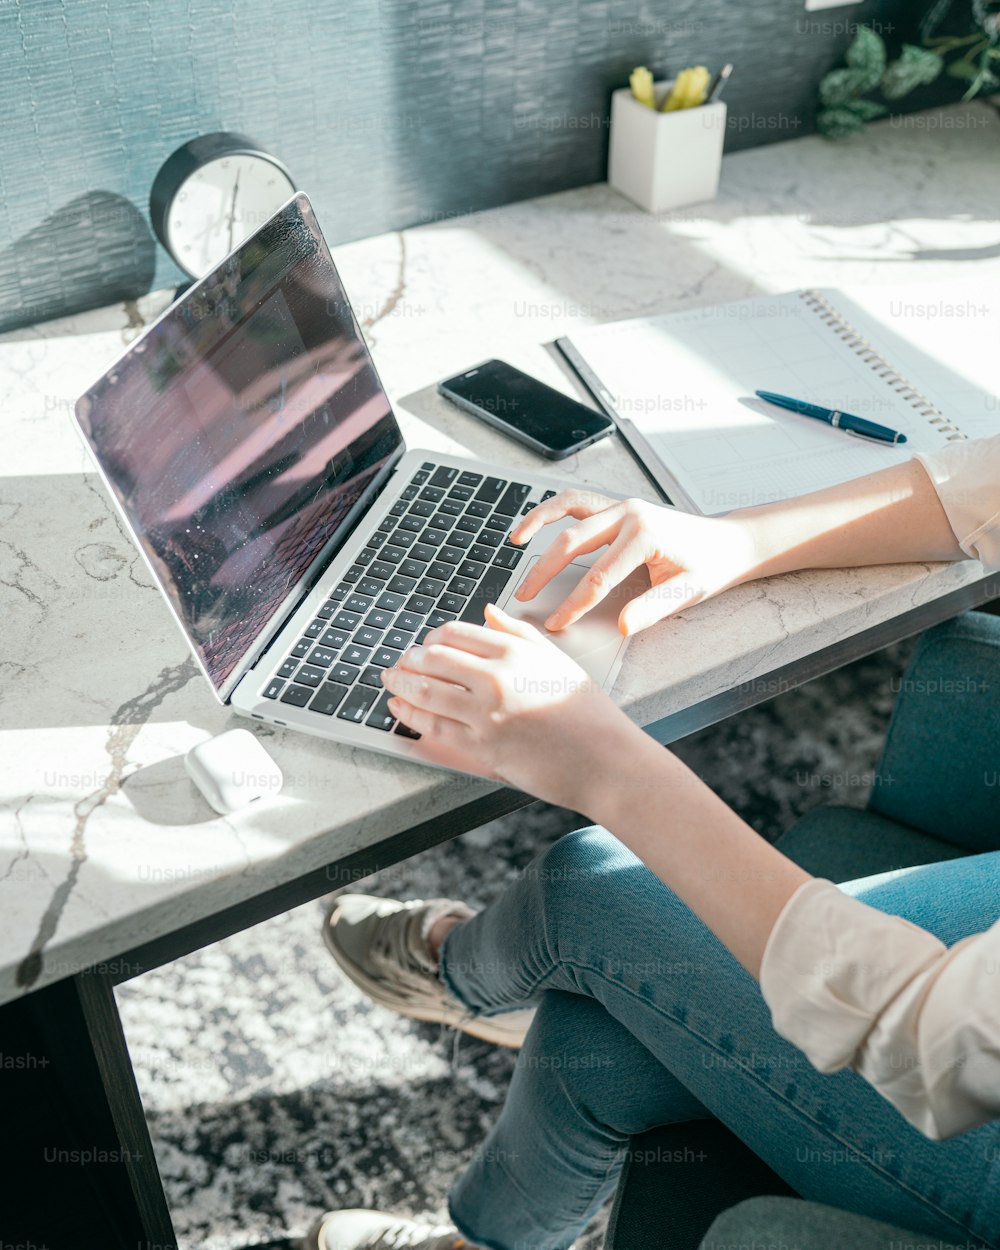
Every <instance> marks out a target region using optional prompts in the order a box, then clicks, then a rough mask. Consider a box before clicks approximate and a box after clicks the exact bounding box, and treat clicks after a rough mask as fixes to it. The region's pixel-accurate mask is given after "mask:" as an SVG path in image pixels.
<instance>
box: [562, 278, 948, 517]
mask: <svg viewBox="0 0 1000 1250" xmlns="http://www.w3.org/2000/svg"><path fill="white" fill-rule="evenodd" d="M572 342H573V344H574V346H575V347H576V348H577V349H578V350H579V352H580V354H581V355H582V356H583V358H584V359H585V360H586V361H587V363H588V364H589V366H590V367H591V369H592V370H593V371H594V373H595V374H596V375H597V377H598V378H599V379H600V381H601V382H602V384H603V385H604V386H605V387H606V388H607V390H608V391H609V392H610V393H611V395H612V396H613V397H614V401H615V409H616V411H617V412H618V414H619V416H621V417H625V418H630V419H631V420H632V421H634V422H635V424H636V425H637V426H638V428H639V429H640V430H641V432H642V433H643V434H644V435H645V437H646V439H647V440H648V442H649V443H650V445H651V446H652V447H653V449H654V450H655V451H656V453H657V455H658V456H659V457H660V459H661V460H662V461H663V463H664V464H665V466H666V467H667V469H668V470H669V471H670V473H672V474H673V476H674V477H675V478H676V479H677V480H678V482H679V483H680V484H681V486H683V488H684V490H685V491H686V493H687V494H688V495H689V496H690V498H691V500H692V501H693V502H694V504H695V505H696V506H697V508H698V509H699V510H700V511H701V512H703V513H706V514H709V515H711V514H714V513H721V512H728V511H731V510H732V509H733V508H740V507H749V506H752V505H755V504H760V503H768V502H773V501H776V500H780V499H787V498H790V497H792V496H794V495H802V494H806V493H808V492H809V491H812V490H819V489H820V488H822V487H825V486H832V485H834V484H836V483H838V482H843V481H847V480H848V479H850V478H852V477H859V476H861V475H863V474H865V473H871V472H874V471H875V470H877V469H882V468H886V467H887V466H889V465H893V464H898V463H899V462H900V461H902V460H906V459H908V458H909V457H910V456H911V455H912V454H913V453H914V452H915V451H932V450H935V449H937V448H938V447H940V446H942V445H944V439H943V437H942V436H941V435H940V434H939V433H938V432H937V431H936V430H934V429H933V427H931V426H929V425H928V424H927V422H926V421H925V420H924V419H923V418H922V417H920V415H919V414H918V413H916V412H915V411H914V410H913V409H912V408H911V407H910V406H909V405H907V404H906V403H905V402H903V401H902V400H901V399H900V398H899V396H897V395H896V394H895V393H894V392H893V390H892V389H891V388H890V387H888V386H887V385H886V384H885V383H884V382H883V381H882V380H881V379H880V378H879V377H878V375H877V374H876V373H875V372H874V371H873V370H872V369H871V368H869V367H868V366H867V365H866V364H865V363H864V361H862V360H861V359H860V358H859V357H857V356H856V355H855V354H854V353H853V352H852V351H851V350H850V349H849V348H848V347H847V346H846V345H845V344H844V343H843V342H842V341H841V340H840V339H839V338H838V337H837V336H836V334H834V333H833V332H832V331H831V329H830V328H829V327H828V326H827V325H826V324H825V323H824V322H823V321H822V320H821V318H820V317H819V316H818V314H817V313H816V312H815V311H813V310H812V309H811V308H810V307H809V306H808V305H807V304H806V303H805V302H804V301H803V299H802V298H801V297H800V296H798V295H796V294H787V295H777V296H768V297H764V298H761V299H752V300H741V301H739V302H737V303H733V304H722V305H716V306H714V307H710V308H701V309H695V310H693V311H691V312H685V313H672V314H667V315H665V316H660V317H652V318H639V319H637V320H632V321H620V322H614V323H612V324H610V325H604V326H595V327H588V328H586V329H584V330H581V331H578V332H576V333H574V334H573V336H572ZM758 389H759V390H771V391H777V392H780V393H781V394H785V395H793V396H795V398H797V399H807V400H810V401H811V402H813V403H819V404H824V405H826V406H828V407H831V408H834V407H836V408H842V409H844V410H845V411H848V412H853V413H856V414H857V415H859V416H864V417H868V418H869V419H871V420H873V421H878V422H879V423H881V424H883V425H888V426H890V427H892V428H893V429H896V430H900V431H901V432H902V433H905V434H906V435H907V437H908V439H909V440H910V441H909V442H908V443H907V444H906V445H905V446H903V447H893V446H892V445H889V444H885V445H883V444H873V443H869V442H865V441H863V440H861V439H857V438H852V437H850V436H849V435H847V434H845V433H844V432H843V431H841V430H836V429H832V428H831V427H829V426H827V425H824V424H823V423H822V422H820V421H815V420H812V419H810V418H808V417H801V416H798V415H797V414H795V413H791V412H785V411H782V410H781V409H777V408H775V407H773V406H772V405H769V404H765V403H763V402H762V401H761V400H759V399H757V398H756V396H755V395H754V391H755V390H758Z"/></svg>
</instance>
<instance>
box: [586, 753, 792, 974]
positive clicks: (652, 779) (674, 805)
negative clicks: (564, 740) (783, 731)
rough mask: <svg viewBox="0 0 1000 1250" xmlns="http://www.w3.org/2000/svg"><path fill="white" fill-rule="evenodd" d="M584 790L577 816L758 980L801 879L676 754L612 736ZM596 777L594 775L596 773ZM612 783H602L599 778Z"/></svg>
mask: <svg viewBox="0 0 1000 1250" xmlns="http://www.w3.org/2000/svg"><path fill="white" fill-rule="evenodd" d="M608 750H609V751H610V754H611V758H610V759H608V760H605V768H604V769H601V770H595V772H594V774H593V776H594V783H593V785H591V786H585V793H584V804H583V805H582V810H583V811H585V812H586V814H587V815H588V816H589V817H590V818H591V819H593V820H595V821H597V822H599V823H600V824H602V825H604V827H605V828H606V829H609V830H610V831H611V832H612V833H613V834H614V835H615V836H616V837H617V838H618V839H619V840H620V841H621V842H622V843H624V845H625V846H627V847H628V848H629V849H630V850H631V851H632V852H633V853H634V854H635V855H637V856H638V857H639V858H640V859H641V860H642V861H643V863H645V864H646V866H647V867H648V868H649V869H650V870H651V871H652V872H654V873H655V874H656V875H657V876H658V877H659V878H660V880H661V881H662V882H663V883H664V884H665V885H667V886H669V887H670V889H671V890H673V891H674V893H675V894H677V895H678V897H679V898H681V899H682V900H683V901H684V902H685V903H686V904H687V905H688V907H690V908H691V910H692V911H693V912H694V913H695V915H697V916H698V917H699V918H700V919H701V920H702V921H704V923H705V924H706V925H708V927H709V928H710V929H711V930H712V931H713V932H714V933H715V935H716V936H717V937H718V938H719V939H720V940H721V941H722V942H723V943H724V944H725V945H726V946H727V947H728V948H729V950H730V951H732V953H733V954H734V955H735V956H736V958H737V959H738V960H739V961H740V963H741V964H743V966H744V967H745V968H746V969H747V971H748V972H750V973H751V974H752V975H753V976H755V977H756V976H758V975H759V971H760V964H761V959H762V957H763V954H764V947H765V945H766V944H767V939H768V936H769V935H770V932H771V930H772V928H773V927H774V923H775V921H776V920H777V918H778V915H779V914H780V912H781V910H782V908H783V907H784V905H785V903H786V902H787V901H788V899H789V898H790V897H791V896H792V894H794V892H795V891H796V890H797V889H798V888H799V886H800V885H802V884H803V882H805V881H808V880H809V874H808V873H806V872H804V871H803V870H802V869H801V868H799V867H797V866H796V865H795V864H793V863H792V862H791V860H789V859H787V858H786V857H785V856H784V855H782V854H781V853H780V851H776V850H775V849H774V847H773V846H771V845H770V844H769V843H767V842H765V841H764V839H763V838H761V837H760V836H759V834H757V833H756V832H755V831H754V830H753V829H751V828H750V826H749V825H748V824H746V822H745V821H743V820H741V819H740V818H739V816H737V815H736V813H735V812H734V811H733V810H732V809H731V808H729V807H727V806H726V804H725V803H724V802H723V801H722V800H721V799H720V798H719V797H718V795H716V794H714V793H713V792H712V791H711V790H710V789H709V787H708V786H706V785H705V783H704V782H703V781H701V780H700V779H699V778H698V777H696V776H695V774H694V773H692V772H691V770H690V769H689V768H687V766H686V765H684V764H682V763H681V761H680V760H678V759H677V758H676V756H674V755H672V754H671V753H670V752H669V751H665V750H664V749H663V747H662V746H660V745H659V744H658V743H657V742H655V741H654V740H653V739H652V738H650V737H648V735H646V734H644V733H642V731H641V730H639V729H635V731H634V733H627V734H621V735H618V736H617V737H616V739H615V740H614V743H613V745H612V746H610V747H609V748H608ZM598 771H599V772H600V773H601V775H600V776H598V775H597V772H598ZM609 775H611V776H614V778H615V781H614V782H613V783H611V784H608V781H607V777H608V776H609Z"/></svg>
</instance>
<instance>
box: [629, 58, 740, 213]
mask: <svg viewBox="0 0 1000 1250" xmlns="http://www.w3.org/2000/svg"><path fill="white" fill-rule="evenodd" d="M672 86H673V82H672V81H670V82H658V83H655V84H654V86H653V96H654V99H655V100H656V105H657V108H656V109H655V110H654V109H651V108H648V107H647V106H646V105H645V104H640V103H639V101H638V100H637V99H636V98H635V96H633V95H632V92H631V91H630V90H629V88H628V87H622V88H621V89H620V90H618V91H615V92H612V95H611V150H610V153H609V156H608V182H609V183H610V184H611V186H613V187H614V188H615V190H616V191H620V192H621V193H622V195H625V196H628V198H629V199H630V200H632V201H633V202H634V203H636V204H638V205H639V207H640V208H644V209H645V210H646V211H647V212H648V213H662V212H665V211H666V210H667V209H669V208H681V207H682V206H683V205H685V204H700V203H702V202H703V201H705V200H712V199H714V198H715V194H716V192H717V191H718V189H719V173H720V171H721V169H722V145H723V142H724V140H725V137H726V106H725V104H724V103H723V102H722V101H721V100H718V101H716V103H714V104H701V105H699V106H698V107H696V108H690V109H677V110H675V111H674V112H673V113H661V112H659V111H658V110H659V106H660V104H661V103H662V101H663V100H664V99H665V97H666V95H667V92H668V91H669V90H670V88H671V87H672Z"/></svg>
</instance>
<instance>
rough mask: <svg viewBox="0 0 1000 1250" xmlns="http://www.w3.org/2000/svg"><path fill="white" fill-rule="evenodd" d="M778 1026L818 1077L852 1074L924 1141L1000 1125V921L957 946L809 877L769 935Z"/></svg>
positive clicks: (764, 978) (766, 975) (769, 976)
mask: <svg viewBox="0 0 1000 1250" xmlns="http://www.w3.org/2000/svg"><path fill="white" fill-rule="evenodd" d="M760 984H761V990H762V992H763V995H764V999H765V1001H766V1002H767V1005H768V1007H769V1008H770V1009H771V1015H772V1020H773V1023H774V1027H775V1029H776V1030H777V1032H778V1033H780V1034H781V1036H782V1037H784V1038H787V1039H788V1041H790V1042H792V1043H794V1045H796V1046H798V1047H799V1048H800V1049H801V1050H802V1051H803V1052H804V1053H805V1055H806V1057H807V1058H808V1059H809V1060H810V1062H811V1063H812V1064H813V1065H814V1066H815V1067H816V1068H818V1069H819V1070H820V1071H821V1072H834V1071H837V1070H838V1069H839V1068H845V1067H851V1068H854V1069H855V1070H856V1071H857V1072H859V1073H860V1074H861V1076H863V1077H864V1078H865V1080H867V1081H868V1082H869V1083H870V1084H871V1085H873V1086H874V1087H875V1089H877V1090H878V1091H879V1093H880V1094H882V1095H883V1096H884V1097H885V1098H887V1099H888V1100H889V1101H890V1102H891V1103H893V1105H894V1106H896V1107H897V1108H898V1110H899V1111H900V1112H901V1113H902V1114H903V1115H904V1116H905V1117H906V1119H907V1120H909V1121H910V1123H911V1124H913V1125H915V1126H916V1127H917V1128H918V1129H920V1131H921V1132H922V1133H925V1134H926V1135H927V1136H928V1137H932V1138H943V1137H951V1136H953V1135H954V1134H955V1133H961V1132H963V1131H965V1130H966V1129H970V1128H974V1127H976V1125H979V1124H984V1123H986V1122H987V1121H989V1120H992V1119H996V1118H998V1117H1000V992H998V990H1000V923H998V924H996V925H994V926H993V927H992V928H990V929H988V930H987V931H986V932H985V933H979V934H976V935H975V936H973V937H969V938H966V939H965V940H964V941H962V942H959V943H958V944H957V945H955V946H953V947H951V948H950V949H949V948H948V947H946V946H945V945H944V944H943V943H942V942H940V941H939V940H938V939H937V938H936V937H934V936H933V934H931V933H928V932H927V931H926V930H924V929H920V928H918V927H917V926H916V925H913V924H910V923H909V921H906V920H903V919H901V918H900V917H899V916H889V915H886V914H885V913H884V912H880V911H877V910H875V909H874V908H872V907H869V906H867V904H865V903H862V902H859V901H858V900H857V899H854V898H851V897H850V896H849V895H847V894H844V893H843V892H842V891H841V890H839V889H838V888H837V887H836V886H835V885H834V884H833V883H832V882H830V881H823V880H812V881H807V882H806V883H805V884H804V885H803V886H801V887H800V888H799V889H798V890H797V891H796V892H795V894H793V895H792V897H791V898H790V899H789V901H788V902H787V903H786V905H785V907H784V908H783V910H782V912H781V914H780V915H779V917H778V920H777V922H776V924H775V926H774V929H773V930H772V932H771V935H770V938H769V939H768V943H767V947H766V949H765V951H764V958H763V962H762V964H761V973H760Z"/></svg>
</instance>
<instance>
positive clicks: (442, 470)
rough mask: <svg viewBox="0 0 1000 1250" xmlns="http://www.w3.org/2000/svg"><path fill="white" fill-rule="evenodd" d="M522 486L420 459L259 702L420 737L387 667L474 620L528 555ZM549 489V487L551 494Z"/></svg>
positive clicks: (528, 503)
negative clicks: (386, 675) (515, 540)
mask: <svg viewBox="0 0 1000 1250" xmlns="http://www.w3.org/2000/svg"><path fill="white" fill-rule="evenodd" d="M531 494H532V488H531V487H530V486H526V485H525V484H524V483H523V482H514V481H509V480H507V479H506V478H498V477H487V476H485V475H484V474H482V473H471V472H463V471H462V470H460V469H456V468H452V467H449V466H447V465H436V464H433V463H430V462H425V463H424V464H422V465H421V466H420V468H419V469H418V471H417V472H416V473H414V475H413V477H412V478H411V479H410V482H409V484H408V485H407V486H406V487H405V488H404V489H403V491H402V493H401V495H400V497H399V499H398V500H397V501H396V502H395V503H394V504H393V506H392V508H391V509H390V512H389V514H388V515H387V516H386V517H385V519H384V520H382V521H381V522H380V523H379V526H378V528H377V529H376V530H375V531H374V532H372V533H371V534H370V535H369V536H368V541H367V544H366V545H365V548H364V550H363V551H362V552H361V553H360V555H359V556H358V558H357V562H356V563H355V564H353V565H352V566H351V567H350V568H349V569H348V570H347V572H346V573H345V574H344V575H343V577H342V578H341V580H340V582H339V583H338V584H337V585H336V586H333V587H331V589H330V593H329V595H328V596H327V599H326V602H325V603H323V605H322V606H321V607H320V609H319V611H318V613H317V615H316V619H315V620H314V621H313V622H312V624H311V625H309V626H308V628H307V629H306V631H305V633H304V634H303V635H302V637H301V638H300V639H299V641H298V642H297V643H296V644H295V646H294V647H293V648H292V650H291V652H290V653H289V654H288V656H287V657H286V659H285V661H284V663H283V664H282V665H281V666H280V668H279V669H278V671H277V672H276V673H275V675H274V676H273V677H272V678H271V680H270V681H269V682H268V683H267V685H266V686H265V687H264V689H263V691H262V694H263V696H264V698H266V699H274V700H276V701H277V702H279V703H289V704H291V705H292V706H293V707H301V708H306V709H307V710H308V711H310V712H315V713H316V715H317V716H335V717H337V718H339V719H340V720H346V721H350V722H351V723H352V724H355V725H360V724H364V725H366V726H368V727H370V728H371V729H374V730H377V731H379V732H381V733H396V734H400V735H401V736H403V737H406V738H419V736H420V735H419V734H416V733H414V732H413V731H412V730H411V729H409V728H407V726H405V725H403V724H401V723H398V722H397V721H396V720H395V718H394V717H393V716H392V713H391V712H390V711H389V709H388V702H389V698H390V695H389V694H388V692H387V691H385V690H383V689H382V676H381V674H382V670H383V669H384V668H388V667H390V666H391V665H393V664H395V663H396V661H397V660H398V659H399V657H400V656H401V655H402V653H403V651H404V650H405V649H406V648H407V647H409V646H411V645H414V644H419V643H422V642H423V640H424V638H425V637H426V636H427V634H428V632H429V631H430V630H432V629H433V628H434V627H435V626H437V625H443V624H444V623H445V622H446V621H454V620H459V621H471V622H473V623H474V624H476V625H481V624H482V623H483V621H484V619H485V617H484V611H483V610H484V608H485V607H486V605H487V604H488V603H495V602H496V601H497V599H499V597H500V595H501V594H502V592H503V591H504V589H505V588H506V586H507V583H508V582H509V581H510V579H511V577H512V576H513V575H514V570H515V569H516V568H517V566H518V564H519V563H520V562H521V559H522V557H523V555H524V552H523V550H522V549H521V548H519V547H515V546H514V545H513V544H512V543H511V542H510V540H509V539H508V537H507V536H508V534H509V532H510V530H511V528H512V526H513V525H514V523H515V522H516V521H517V520H518V518H519V517H521V516H522V515H524V513H526V512H530V510H531V509H532V508H533V507H534V506H535V504H536V503H538V502H540V500H539V499H531V498H530V496H531ZM554 494H555V491H551V490H550V491H546V492H545V493H544V494H543V495H541V499H549V498H551V496H552V495H554Z"/></svg>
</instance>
